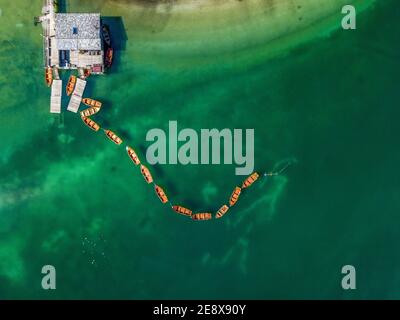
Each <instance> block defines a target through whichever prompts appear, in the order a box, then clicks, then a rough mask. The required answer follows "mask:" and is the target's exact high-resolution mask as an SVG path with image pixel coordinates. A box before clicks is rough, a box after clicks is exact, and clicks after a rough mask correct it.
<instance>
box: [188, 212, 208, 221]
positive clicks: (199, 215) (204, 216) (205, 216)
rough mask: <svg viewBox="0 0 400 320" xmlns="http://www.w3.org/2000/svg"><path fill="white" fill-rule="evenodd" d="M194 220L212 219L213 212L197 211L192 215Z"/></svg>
mask: <svg viewBox="0 0 400 320" xmlns="http://www.w3.org/2000/svg"><path fill="white" fill-rule="evenodd" d="M192 219H193V220H202V221H204V220H210V219H212V214H211V213H195V214H194V215H192Z"/></svg>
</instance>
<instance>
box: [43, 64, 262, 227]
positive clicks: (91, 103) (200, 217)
mask: <svg viewBox="0 0 400 320" xmlns="http://www.w3.org/2000/svg"><path fill="white" fill-rule="evenodd" d="M50 69H51V68H50ZM47 70H48V69H46V75H47ZM75 84H76V77H75V76H71V77H70V79H69V81H68V84H67V87H66V91H67V95H71V94H72V92H73V90H74V87H75ZM82 102H83V103H84V104H85V105H86V106H87V108H86V109H85V110H83V111H81V112H80V116H81V119H82V121H83V123H84V124H85V125H86V126H87V127H89V128H90V129H92V130H93V131H96V132H97V131H99V130H100V125H99V124H97V123H96V122H95V121H93V120H92V119H90V117H91V116H93V115H95V114H96V113H98V112H99V111H100V109H101V106H102V103H101V102H100V101H97V100H94V99H91V98H84V99H82ZM103 132H104V134H105V135H106V137H107V138H108V139H110V140H111V141H112V142H113V143H115V144H116V145H121V144H122V143H123V140H122V139H121V138H120V137H119V136H118V135H117V134H116V133H115V132H113V131H111V130H109V129H103ZM126 152H127V155H128V157H129V158H130V159H131V160H132V162H133V163H134V165H135V166H137V167H139V168H140V172H141V174H142V176H143V178H144V180H145V181H146V182H147V183H148V184H154V192H155V194H156V195H157V197H158V198H159V199H160V201H161V202H162V203H163V204H166V203H168V202H169V199H168V197H167V194H166V193H165V191H164V189H163V188H162V187H160V186H159V185H157V184H156V183H155V182H154V180H153V177H152V175H151V173H150V170H149V169H148V168H147V167H146V166H145V165H144V164H143V163H141V161H140V159H139V157H138V155H137V153H136V152H135V150H134V149H133V148H132V147H130V146H126ZM259 177H260V175H259V174H258V173H257V172H254V173H252V174H251V175H250V176H248V177H247V178H246V179H245V180H244V181H243V183H242V185H241V186H240V187H239V186H236V187H235V188H234V190H233V192H232V194H231V196H230V198H229V205H228V204H224V205H222V207H221V208H219V209H218V211H217V212H216V213H215V218H216V219H220V218H222V217H223V216H224V215H225V214H226V213H227V212H228V210H229V209H230V208H231V207H233V206H234V205H235V204H236V203H237V201H238V200H239V197H240V195H241V193H242V190H243V189H246V188H249V187H250V186H251V185H253V183H255V182H256V181H257V180H258V179H259ZM171 208H172V210H173V211H175V212H176V213H178V214H181V215H183V216H186V217H190V218H192V219H193V220H197V221H205V220H210V219H212V217H213V215H212V214H211V213H209V212H200V213H193V211H192V210H190V209H188V208H186V207H184V206H181V205H171Z"/></svg>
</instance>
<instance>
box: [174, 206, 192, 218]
mask: <svg viewBox="0 0 400 320" xmlns="http://www.w3.org/2000/svg"><path fill="white" fill-rule="evenodd" d="M172 209H173V210H174V211H175V212H177V213H179V214H182V215H184V216H188V217H190V216H191V215H192V210H189V209H187V208H184V207H182V206H172Z"/></svg>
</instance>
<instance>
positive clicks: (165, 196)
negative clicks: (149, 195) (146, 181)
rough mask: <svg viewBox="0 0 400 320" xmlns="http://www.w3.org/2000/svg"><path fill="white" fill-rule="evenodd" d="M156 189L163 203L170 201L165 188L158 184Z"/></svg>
mask: <svg viewBox="0 0 400 320" xmlns="http://www.w3.org/2000/svg"><path fill="white" fill-rule="evenodd" d="M154 190H155V191H156V194H157V196H158V197H159V198H160V200H161V202H162V203H167V202H168V198H167V195H166V194H165V192H164V190H163V189H162V188H161V187H159V186H157V185H156V186H155V187H154Z"/></svg>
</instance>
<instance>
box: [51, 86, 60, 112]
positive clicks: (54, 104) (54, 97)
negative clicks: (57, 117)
mask: <svg viewBox="0 0 400 320" xmlns="http://www.w3.org/2000/svg"><path fill="white" fill-rule="evenodd" d="M61 95H62V80H53V84H52V85H51V98H50V112H51V113H61Z"/></svg>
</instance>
